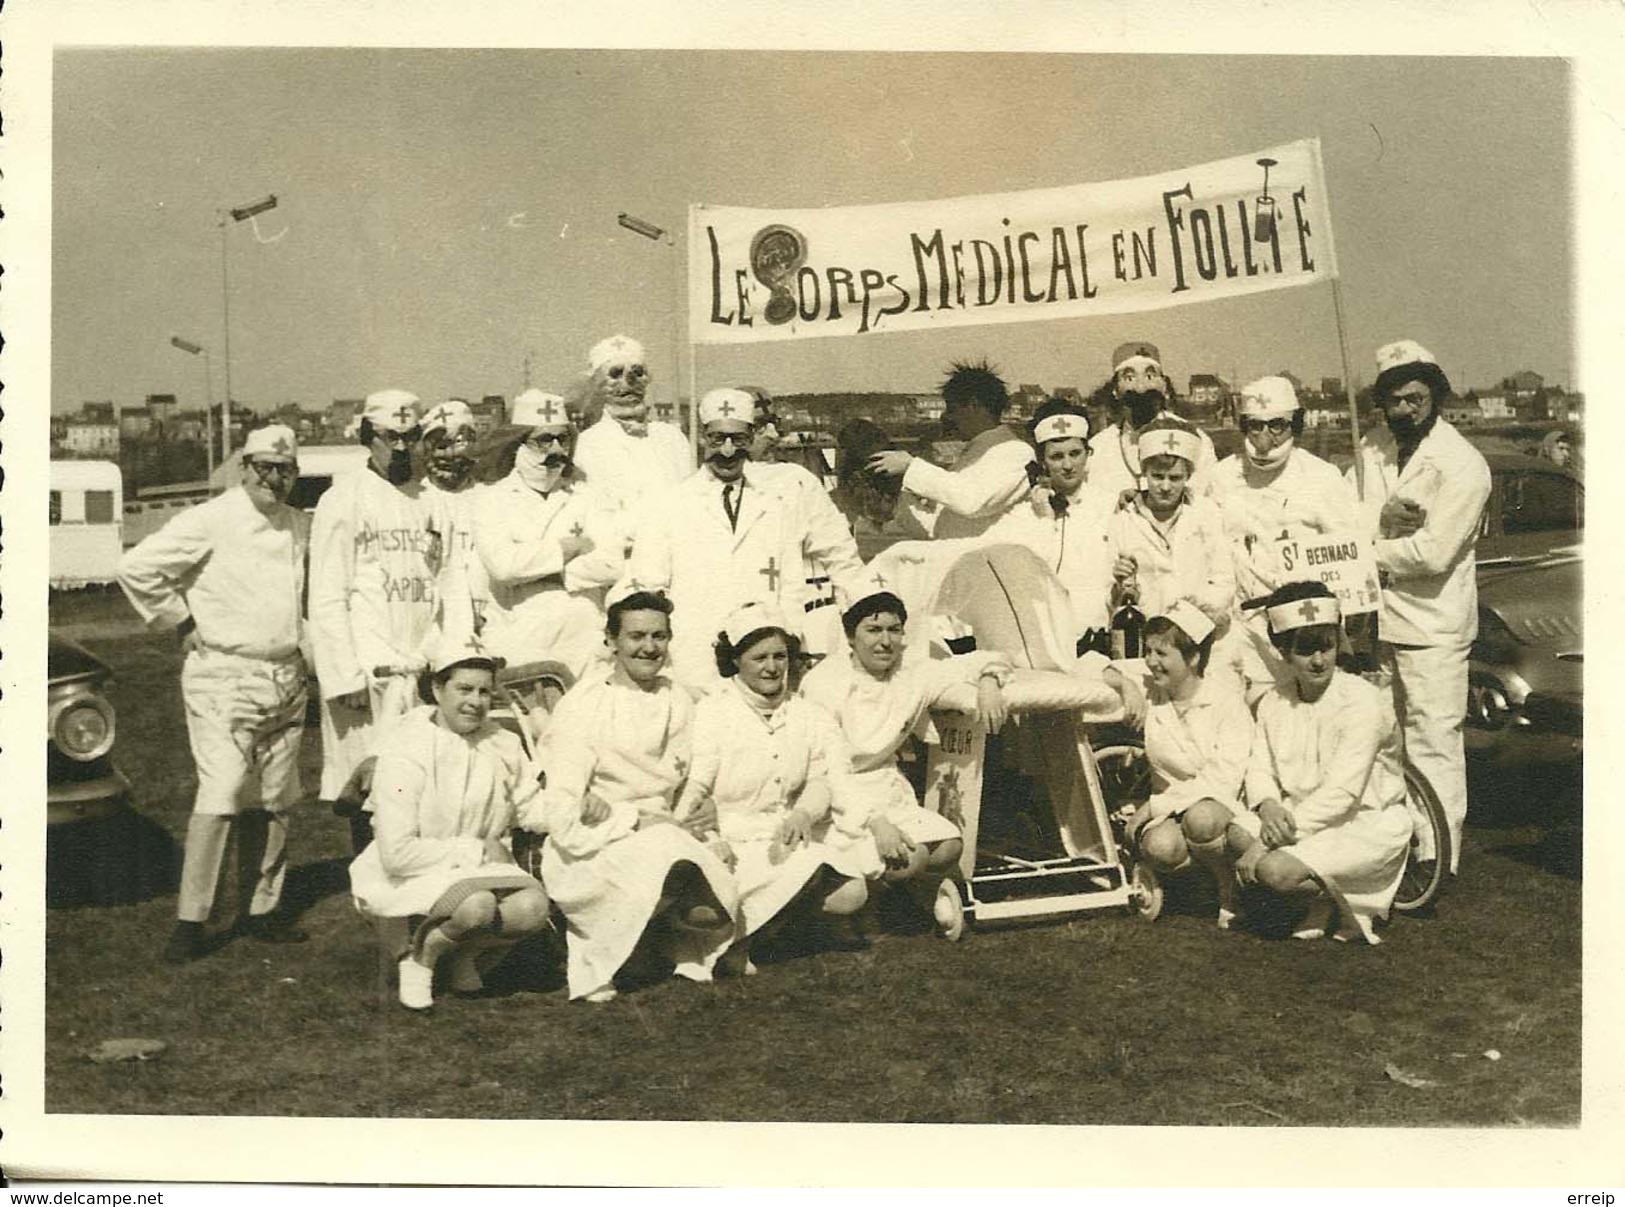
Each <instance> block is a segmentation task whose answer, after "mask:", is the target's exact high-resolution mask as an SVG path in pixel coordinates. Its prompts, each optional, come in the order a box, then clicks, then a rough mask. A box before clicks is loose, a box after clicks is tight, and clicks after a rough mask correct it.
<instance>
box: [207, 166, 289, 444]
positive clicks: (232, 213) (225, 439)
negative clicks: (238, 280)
mask: <svg viewBox="0 0 1625 1207" xmlns="http://www.w3.org/2000/svg"><path fill="white" fill-rule="evenodd" d="M274 209H276V194H275V193H272V194H271V195H270V196H269V197H262V198H261V199H260V200H258V201H253V202H250V203H249V204H248V205H241V206H237V207H236V208H234V209H229V210H222V211H221V212H220V220H219V227H220V309H221V312H222V319H223V323H222V326H223V335H224V342H223V344H222V347H223V351H224V353H225V361H226V399H225V403H224V404H223V405H222V407H221V411H220V435H221V445H220V456H221V458H222V460H223V459H225V458H227V457H229V456H231V275H230V270H229V268H228V266H227V265H228V259H227V256H226V247H227V242H226V231H227V230H228V229H229V228H230V227H231V226H232V225H233V224H235V223H238V222H248V221H250V220H251V219H253V218H255V217H257V216H258V215H260V214H263V213H265V212H266V211H267V210H274ZM228 219H229V220H230V221H227V220H228Z"/></svg>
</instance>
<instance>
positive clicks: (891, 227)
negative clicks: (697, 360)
mask: <svg viewBox="0 0 1625 1207" xmlns="http://www.w3.org/2000/svg"><path fill="white" fill-rule="evenodd" d="M1264 159H1269V160H1271V161H1273V162H1272V163H1271V164H1270V165H1269V169H1268V175H1269V180H1268V191H1267V192H1266V191H1265V168H1264V166H1263V165H1262V164H1261V162H1260V161H1261V160H1264ZM688 248H689V253H688V310H689V332H690V336H691V338H692V339H693V340H694V342H696V343H701V344H739V343H752V342H761V341H764V340H779V339H809V338H813V337H816V336H823V335H869V334H873V333H878V332H887V331H917V330H924V329H928V328H935V327H966V326H973V325H976V324H980V323H1025V322H1031V321H1033V320H1037V319H1055V318H1075V317H1079V316H1085V315H1092V314H1126V313H1130V312H1133V311H1140V310H1159V309H1162V308H1164V307H1169V306H1180V305H1184V304H1185V303H1188V302H1205V301H1209V300H1211V299H1213V298H1230V297H1240V296H1243V295H1245V294H1250V293H1263V292H1265V291H1267V290H1272V289H1285V288H1288V287H1290V286H1293V285H1310V284H1313V283H1315V282H1316V281H1326V280H1330V279H1332V278H1333V277H1335V276H1336V275H1337V257H1336V254H1335V252H1334V250H1333V247H1332V224H1331V214H1330V211H1329V209H1328V207H1327V203H1326V186H1325V177H1324V173H1323V171H1322V169H1321V163H1320V140H1319V139H1313V138H1311V139H1304V140H1302V141H1299V142H1295V143H1290V144H1288V145H1286V146H1281V147H1274V148H1272V149H1270V150H1268V151H1262V152H1259V153H1258V154H1256V155H1242V156H1238V157H1236V158H1234V159H1224V160H1219V161H1218V162H1216V163H1207V164H1201V165H1198V166H1197V167H1191V168H1180V169H1179V170H1177V171H1173V172H1164V173H1161V174H1159V175H1156V176H1143V177H1140V178H1139V179H1137V180H1113V181H1107V182H1104V183H1099V184H1084V185H1076V186H1069V187H1066V188H1053V189H1030V190H1027V191H1025V192H1020V193H994V194H989V195H986V196H981V197H953V198H949V199H947V200H943V201H906V202H894V203H891V204H887V205H865V206H845V207H838V208H830V209H809V210H758V209H738V208H731V207H724V206H709V205H695V206H690V207H689V211H688Z"/></svg>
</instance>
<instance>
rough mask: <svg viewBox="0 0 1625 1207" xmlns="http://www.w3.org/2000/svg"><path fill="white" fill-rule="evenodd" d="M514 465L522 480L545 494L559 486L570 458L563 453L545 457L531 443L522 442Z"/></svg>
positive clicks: (568, 466)
mask: <svg viewBox="0 0 1625 1207" xmlns="http://www.w3.org/2000/svg"><path fill="white" fill-rule="evenodd" d="M513 467H514V470H515V471H516V472H517V473H518V474H519V480H520V481H521V482H523V483H524V484H525V485H526V486H528V487H530V488H531V489H532V490H534V491H536V492H537V493H538V494H544V495H545V494H548V493H550V492H551V491H552V490H553V489H554V487H556V486H558V484H559V480H560V479H561V478H563V477H564V472H565V470H567V469H569V468H570V458H568V457H566V456H565V455H564V454H563V453H548V454H547V455H546V456H545V457H544V456H543V455H542V454H541V453H539V452H537V451H536V450H535V449H533V448H531V447H530V445H528V444H521V445H520V446H519V451H518V452H516V453H515V454H514V458H513Z"/></svg>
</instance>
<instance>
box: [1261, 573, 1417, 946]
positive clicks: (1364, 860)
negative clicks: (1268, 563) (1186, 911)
mask: <svg viewBox="0 0 1625 1207" xmlns="http://www.w3.org/2000/svg"><path fill="white" fill-rule="evenodd" d="M1265 615H1266V617H1267V619H1268V622H1269V630H1270V639H1271V640H1272V641H1273V642H1274V643H1275V646H1276V648H1277V649H1278V650H1279V651H1280V653H1281V655H1282V657H1283V658H1285V659H1286V663H1287V666H1288V668H1289V669H1290V671H1291V674H1292V682H1291V683H1290V684H1287V685H1284V686H1281V687H1277V688H1275V689H1274V690H1273V691H1271V692H1270V693H1269V694H1267V695H1266V696H1265V697H1264V698H1263V699H1262V700H1261V701H1259V705H1258V724H1257V727H1256V730H1255V735H1254V742H1253V752H1252V758H1251V761H1250V763H1249V765H1248V768H1247V799H1248V802H1249V803H1250V804H1251V805H1252V807H1253V809H1254V810H1255V811H1256V813H1257V815H1258V820H1259V823H1260V824H1259V832H1260V841H1259V842H1257V843H1256V844H1254V845H1253V846H1251V847H1250V848H1249V849H1248V850H1247V851H1245V852H1244V853H1243V854H1242V856H1241V857H1240V859H1238V860H1237V861H1236V875H1237V876H1238V878H1239V879H1240V880H1241V881H1242V882H1243V883H1257V884H1261V885H1263V886H1264V887H1265V888H1268V889H1271V890H1273V891H1274V892H1276V893H1280V894H1283V895H1286V896H1289V897H1294V898H1297V899H1299V900H1301V901H1302V902H1304V904H1306V905H1307V907H1308V909H1307V912H1306V914H1305V916H1304V919H1303V921H1302V922H1301V923H1300V924H1299V927H1298V929H1297V931H1296V932H1294V933H1295V937H1297V938H1300V939H1318V938H1321V937H1322V936H1324V935H1325V934H1326V931H1327V930H1328V929H1329V928H1330V927H1331V922H1332V915H1333V912H1334V910H1335V913H1336V915H1337V925H1336V928H1335V931H1336V937H1337V938H1339V939H1354V938H1361V937H1363V938H1365V939H1366V940H1367V941H1368V942H1371V943H1375V942H1378V939H1377V936H1376V933H1375V932H1374V931H1373V930H1372V922H1373V921H1374V920H1375V919H1378V918H1385V917H1387V915H1388V908H1389V906H1390V905H1391V904H1392V902H1393V899H1394V893H1395V892H1396V891H1397V890H1398V888H1399V880H1400V876H1401V874H1402V873H1403V872H1404V870H1405V858H1406V855H1407V852H1408V850H1409V846H1410V837H1411V815H1410V811H1409V809H1408V808H1407V807H1406V804H1405V780H1404V775H1403V773H1402V771H1401V769H1400V768H1401V764H1400V757H1401V753H1400V741H1399V728H1398V724H1397V722H1396V721H1395V718H1394V710H1393V705H1392V702H1391V700H1390V698H1389V696H1388V695H1387V693H1385V692H1384V691H1383V690H1382V689H1381V688H1378V687H1376V686H1375V685H1373V684H1371V683H1368V682H1366V681H1365V680H1364V679H1362V678H1360V677H1359V676H1357V675H1351V674H1348V673H1346V672H1344V671H1341V670H1339V669H1338V668H1337V662H1336V656H1337V645H1338V636H1339V631H1340V630H1339V620H1340V614H1339V610H1338V605H1337V600H1336V599H1335V598H1334V597H1333V596H1332V593H1331V590H1330V588H1328V587H1326V586H1325V585H1324V584H1322V583H1288V584H1286V585H1285V586H1283V587H1281V588H1280V589H1278V590H1277V591H1275V592H1274V593H1273V594H1272V595H1271V596H1270V597H1269V600H1268V602H1267V604H1266V612H1265Z"/></svg>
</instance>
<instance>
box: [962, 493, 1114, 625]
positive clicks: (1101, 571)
mask: <svg viewBox="0 0 1625 1207" xmlns="http://www.w3.org/2000/svg"><path fill="white" fill-rule="evenodd" d="M1051 493H1052V492H1050V491H1048V490H1042V489H1041V490H1034V491H1033V492H1032V494H1031V497H1030V498H1029V499H1028V501H1027V502H1026V503H1024V504H1023V505H1022V506H1020V507H1016V508H1014V509H1013V510H1011V511H1010V513H1009V514H1008V515H1006V516H1005V517H1004V519H1003V520H1001V521H1000V522H999V524H998V527H997V528H996V529H994V531H993V533H992V535H993V536H995V537H997V538H998V539H999V540H1001V541H1003V540H1009V541H1013V542H1015V543H1016V544H1019V545H1025V546H1027V547H1028V548H1029V549H1031V550H1033V552H1035V553H1037V554H1038V556H1039V557H1041V558H1043V559H1044V564H1045V565H1046V566H1048V567H1049V568H1050V569H1051V570H1053V571H1054V572H1055V577H1056V578H1057V579H1058V580H1060V583H1061V586H1062V587H1064V588H1065V589H1066V596H1067V601H1068V602H1069V603H1070V604H1071V606H1072V625H1073V629H1074V632H1073V633H1072V637H1073V639H1074V640H1076V639H1077V638H1078V637H1081V636H1083V633H1084V631H1085V630H1087V629H1102V628H1105V627H1106V625H1107V624H1108V623H1109V622H1110V619H1111V609H1110V597H1111V589H1112V555H1111V551H1110V547H1109V545H1108V544H1107V539H1106V526H1107V524H1108V523H1110V521H1111V517H1112V513H1113V512H1114V511H1116V510H1117V498H1118V496H1117V495H1116V494H1115V493H1114V492H1112V491H1109V490H1105V489H1103V488H1101V487H1098V486H1091V485H1090V484H1089V483H1088V482H1087V481H1086V482H1083V483H1081V484H1080V485H1079V486H1078V489H1077V490H1075V491H1074V492H1073V493H1072V494H1071V495H1069V496H1067V506H1066V510H1065V511H1063V512H1061V513H1060V514H1057V513H1056V511H1055V508H1054V507H1053V506H1052V505H1051V502H1050V495H1051Z"/></svg>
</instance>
